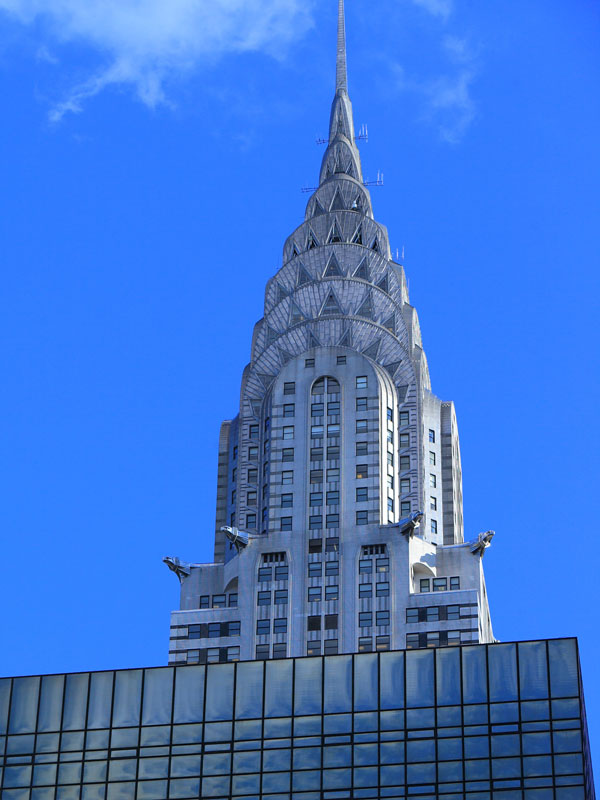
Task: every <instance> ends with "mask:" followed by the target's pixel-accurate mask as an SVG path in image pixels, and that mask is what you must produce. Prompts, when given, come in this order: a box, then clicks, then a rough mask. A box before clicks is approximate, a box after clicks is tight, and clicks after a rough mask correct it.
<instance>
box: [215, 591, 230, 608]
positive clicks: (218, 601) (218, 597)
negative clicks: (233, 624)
mask: <svg viewBox="0 0 600 800" xmlns="http://www.w3.org/2000/svg"><path fill="white" fill-rule="evenodd" d="M226 605H227V603H226V599H225V595H224V594H213V597H212V607H213V608H225V606H226Z"/></svg>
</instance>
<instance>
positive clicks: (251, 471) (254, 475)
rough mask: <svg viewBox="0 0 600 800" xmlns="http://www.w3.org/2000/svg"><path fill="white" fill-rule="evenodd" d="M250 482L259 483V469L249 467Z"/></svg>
mask: <svg viewBox="0 0 600 800" xmlns="http://www.w3.org/2000/svg"><path fill="white" fill-rule="evenodd" d="M248 483H258V470H257V469H249V470H248Z"/></svg>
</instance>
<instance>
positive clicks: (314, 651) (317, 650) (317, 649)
mask: <svg viewBox="0 0 600 800" xmlns="http://www.w3.org/2000/svg"><path fill="white" fill-rule="evenodd" d="M306 655H307V656H320V655H321V640H320V639H316V640H315V641H314V642H308V643H307V645H306Z"/></svg>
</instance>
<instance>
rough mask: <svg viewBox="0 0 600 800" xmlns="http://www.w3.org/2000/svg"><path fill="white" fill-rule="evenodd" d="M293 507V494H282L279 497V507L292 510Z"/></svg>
mask: <svg viewBox="0 0 600 800" xmlns="http://www.w3.org/2000/svg"><path fill="white" fill-rule="evenodd" d="M293 505H294V495H293V494H282V495H281V507H282V508H292V506H293Z"/></svg>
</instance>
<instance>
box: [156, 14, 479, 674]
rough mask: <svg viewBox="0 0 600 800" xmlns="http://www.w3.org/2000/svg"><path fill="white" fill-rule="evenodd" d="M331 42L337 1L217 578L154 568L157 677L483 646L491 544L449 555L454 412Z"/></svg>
mask: <svg viewBox="0 0 600 800" xmlns="http://www.w3.org/2000/svg"><path fill="white" fill-rule="evenodd" d="M345 39H346V37H345V20H344V3H343V0H339V20H338V47H337V74H336V85H335V96H334V99H333V105H332V108H331V117H330V126H329V140H328V143H327V150H326V152H325V155H324V157H323V161H322V164H321V170H320V175H319V182H318V183H319V185H318V188H317V189H316V190H315V191H314V193H313V194H312V195H311V197H310V199H309V201H308V205H307V207H306V213H305V216H304V221H303V222H302V223H301V224H300V226H299V227H297V228H296V230H295V231H294V232H293V233H292V234H291V235H290V236H289V238H288V239H287V241H286V242H285V244H284V247H283V263H282V266H281V269H280V270H279V271H278V272H277V273H276V274H275V275H274V276H273V277H272V278H271V279H270V280H269V281H268V283H267V286H266V289H265V302H264V314H263V318H262V319H261V320H259V322H257V324H256V326H255V328H254V331H253V334H252V342H251V355H250V363H249V364H248V365H247V367H246V368H245V370H244V373H243V375H242V381H241V393H240V408H239V413H238V414H237V416H236V417H235V418H234V419H232V420H228V421H226V422H224V423H223V424H222V427H221V433H220V438H219V461H218V478H217V511H216V531H215V546H214V561H213V563H210V564H196V563H188V562H186V561H183V560H179V559H178V558H166V559H165V562H166V563H167V565H168V566H169V567H170V568H171V569H172V570H173V571H174V572H175V573H176V574H177V576H178V577H179V579H180V582H181V604H180V610H177V611H174V612H173V613H172V621H171V641H170V648H169V663H171V664H185V663H187V664H192V663H196V664H197V663H211V662H215V661H234V660H251V659H277V658H288V657H293V656H303V655H329V654H335V653H356V652H367V651H377V650H378V651H382V650H390V649H417V648H419V649H420V648H429V647H444V646H451V645H458V644H464V643H470V642H472V643H485V642H493V641H494V637H493V633H492V627H491V622H490V615H489V606H488V599H487V594H486V588H485V581H484V576H483V568H482V558H483V554H484V552H485V550H486V548H487V547H488V546H489V544H490V541H491V538H492V536H493V532H491V531H488V532H486V533H481V534H479V535H475V536H471V537H470V539H469V540H468V541H465V537H464V532H463V511H462V502H463V498H462V472H461V461H460V446H459V437H458V427H457V420H456V413H455V409H454V405H453V403H452V402H451V401H443V400H441V399H439V398H438V397H437V395H435V394H434V393H433V391H432V387H431V381H430V376H429V370H428V366H427V359H426V357H425V351H424V349H423V342H422V339H421V331H420V327H419V320H418V316H417V312H416V310H415V308H413V306H412V305H411V304H410V300H409V294H408V286H407V280H406V276H405V272H404V268H403V266H402V264H400V263H398V262H397V261H395V260H394V259H393V258H392V256H391V252H390V244H389V238H388V233H387V230H386V228H385V227H384V226H383V225H381V224H380V223H379V222H377V221H376V219H375V217H374V213H373V206H372V201H371V197H370V194H369V191H368V188H367V187H366V185H365V182H364V180H363V174H362V169H361V162H360V155H359V151H358V148H357V143H356V142H357V137H356V133H355V129H354V121H353V116H352V105H351V102H350V98H349V95H348V79H347V69H346V41H345ZM232 402H233V398H232ZM190 555H193V554H190Z"/></svg>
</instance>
